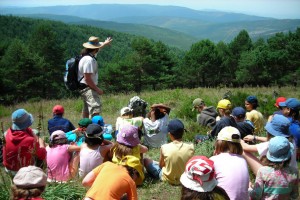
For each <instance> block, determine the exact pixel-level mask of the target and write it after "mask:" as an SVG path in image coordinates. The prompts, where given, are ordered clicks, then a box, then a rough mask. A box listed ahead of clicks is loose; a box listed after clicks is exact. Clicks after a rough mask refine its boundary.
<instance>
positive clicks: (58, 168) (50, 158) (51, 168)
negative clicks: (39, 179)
mask: <svg viewBox="0 0 300 200" xmlns="http://www.w3.org/2000/svg"><path fill="white" fill-rule="evenodd" d="M68 148H69V145H68V144H64V145H56V146H54V147H52V148H50V147H49V146H48V147H46V150H47V166H48V169H47V173H48V179H51V180H52V181H68V180H69V177H70V171H69V161H70V158H71V156H70V153H69V151H68Z"/></svg>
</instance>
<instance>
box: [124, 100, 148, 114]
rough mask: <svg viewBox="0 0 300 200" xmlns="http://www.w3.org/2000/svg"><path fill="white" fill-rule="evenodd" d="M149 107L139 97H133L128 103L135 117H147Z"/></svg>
mask: <svg viewBox="0 0 300 200" xmlns="http://www.w3.org/2000/svg"><path fill="white" fill-rule="evenodd" d="M147 105H148V103H147V102H146V101H144V100H143V99H141V98H140V97H138V96H134V97H132V98H131V99H130V101H129V103H128V107H129V108H131V109H132V114H133V117H140V116H142V117H145V116H146V113H147V111H146V108H147Z"/></svg>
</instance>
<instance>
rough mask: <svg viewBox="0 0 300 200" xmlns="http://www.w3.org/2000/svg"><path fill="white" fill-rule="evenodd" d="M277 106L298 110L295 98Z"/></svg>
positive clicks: (298, 104) (299, 105) (297, 102)
mask: <svg viewBox="0 0 300 200" xmlns="http://www.w3.org/2000/svg"><path fill="white" fill-rule="evenodd" d="M279 106H281V107H288V108H290V109H292V110H295V111H298V110H300V101H299V100H298V99H296V98H289V99H287V100H286V101H285V102H280V103H279Z"/></svg>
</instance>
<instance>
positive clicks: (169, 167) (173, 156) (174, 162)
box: [161, 141, 194, 185]
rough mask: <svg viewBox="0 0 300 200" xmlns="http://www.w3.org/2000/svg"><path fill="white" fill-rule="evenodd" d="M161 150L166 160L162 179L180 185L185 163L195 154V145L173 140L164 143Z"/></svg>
mask: <svg viewBox="0 0 300 200" xmlns="http://www.w3.org/2000/svg"><path fill="white" fill-rule="evenodd" d="M161 150H162V154H163V159H164V161H165V166H164V167H163V168H162V177H161V179H162V180H163V181H168V182H169V183H171V184H174V185H179V184H180V176H181V174H182V173H183V172H184V169H185V164H186V163H187V161H188V160H189V159H190V158H191V157H192V156H193V155H194V145H193V144H187V143H183V142H178V141H173V142H171V143H168V144H164V145H162V146H161Z"/></svg>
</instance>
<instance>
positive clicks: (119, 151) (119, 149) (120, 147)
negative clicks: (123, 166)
mask: <svg viewBox="0 0 300 200" xmlns="http://www.w3.org/2000/svg"><path fill="white" fill-rule="evenodd" d="M110 152H111V155H113V154H114V153H115V156H116V157H117V158H118V159H122V158H123V156H126V155H132V147H129V146H126V145H124V144H120V143H118V142H116V143H114V145H113V146H112V147H111V148H110Z"/></svg>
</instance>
